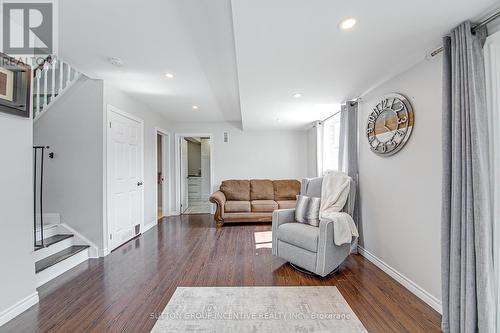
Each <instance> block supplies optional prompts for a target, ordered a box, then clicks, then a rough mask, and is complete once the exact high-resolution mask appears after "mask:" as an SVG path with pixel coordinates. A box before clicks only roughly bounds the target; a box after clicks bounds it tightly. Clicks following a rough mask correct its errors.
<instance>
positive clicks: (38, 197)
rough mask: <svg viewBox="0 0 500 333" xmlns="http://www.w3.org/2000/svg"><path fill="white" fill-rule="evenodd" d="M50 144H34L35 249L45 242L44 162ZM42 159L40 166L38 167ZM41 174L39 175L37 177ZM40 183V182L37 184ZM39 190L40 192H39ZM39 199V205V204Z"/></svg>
mask: <svg viewBox="0 0 500 333" xmlns="http://www.w3.org/2000/svg"><path fill="white" fill-rule="evenodd" d="M46 149H49V147H48V146H33V167H34V170H33V171H34V172H33V236H34V237H33V241H34V247H35V249H37V248H41V247H44V244H43V162H44V159H45V150H46ZM38 159H40V167H38ZM39 169H40V170H39ZM37 175H39V177H37ZM37 183H39V184H37ZM37 191H38V192H37ZM37 201H38V203H39V207H38V206H37ZM37 208H38V209H39V211H40V242H38V241H37V232H36V229H37V228H36V225H37V218H36V216H37Z"/></svg>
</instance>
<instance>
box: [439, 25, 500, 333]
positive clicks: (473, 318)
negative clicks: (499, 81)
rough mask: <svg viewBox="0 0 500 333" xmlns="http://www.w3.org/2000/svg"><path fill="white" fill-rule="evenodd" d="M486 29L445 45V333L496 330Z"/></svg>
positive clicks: (458, 34)
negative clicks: (485, 67) (484, 47)
mask: <svg viewBox="0 0 500 333" xmlns="http://www.w3.org/2000/svg"><path fill="white" fill-rule="evenodd" d="M486 35H487V33H486V29H485V28H484V29H482V28H481V29H478V30H477V31H476V32H475V34H473V33H471V25H470V23H469V22H465V23H463V24H461V25H460V26H458V27H457V28H456V29H455V30H453V31H452V32H451V36H449V37H445V38H444V41H443V46H444V56H443V57H444V58H443V202H442V230H441V232H442V234H441V236H442V298H443V322H442V328H443V331H444V332H452V333H455V332H484V333H491V332H494V331H495V329H494V324H495V301H494V288H493V286H494V285H493V282H494V275H493V245H492V210H491V207H492V206H491V198H490V193H491V192H490V188H489V186H490V183H489V181H490V180H489V174H490V173H489V147H488V119H487V112H486V95H485V91H486V90H485V73H484V57H483V45H484V42H485V39H486Z"/></svg>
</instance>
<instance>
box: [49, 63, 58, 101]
mask: <svg viewBox="0 0 500 333" xmlns="http://www.w3.org/2000/svg"><path fill="white" fill-rule="evenodd" d="M56 65H57V60H56V59H54V58H53V59H52V64H50V70H51V72H52V96H51V97H50V101H51V102H52V100H53V99H54V97H56Z"/></svg>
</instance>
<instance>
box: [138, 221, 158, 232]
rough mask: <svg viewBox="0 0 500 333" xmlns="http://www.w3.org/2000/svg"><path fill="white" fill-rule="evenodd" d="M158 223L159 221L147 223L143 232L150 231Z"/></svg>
mask: <svg viewBox="0 0 500 333" xmlns="http://www.w3.org/2000/svg"><path fill="white" fill-rule="evenodd" d="M157 224H158V222H157V221H153V222H150V223H148V224H146V225H145V226H144V230H142V233H145V232H146V231H148V230H149V229H151V228H152V227H154V226H155V225H157Z"/></svg>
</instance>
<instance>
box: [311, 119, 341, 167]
mask: <svg viewBox="0 0 500 333" xmlns="http://www.w3.org/2000/svg"><path fill="white" fill-rule="evenodd" d="M316 128H317V140H318V142H317V148H318V152H317V156H318V176H322V175H323V174H324V173H325V171H327V170H339V150H340V112H339V113H337V114H335V115H334V116H333V117H331V118H329V119H327V120H325V121H323V122H321V123H319V124H318V125H317V127H316Z"/></svg>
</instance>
